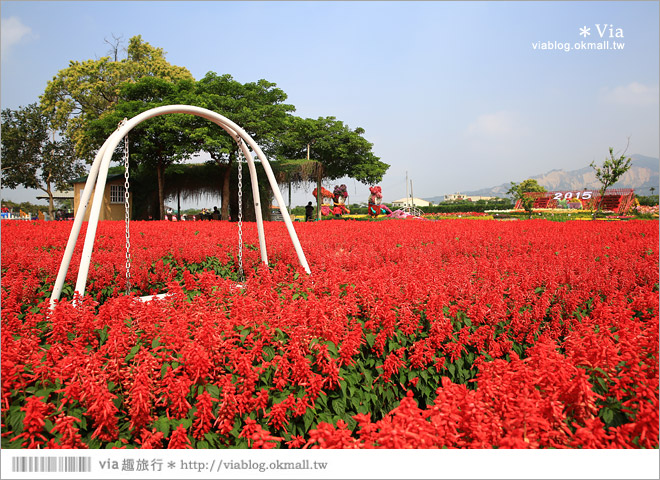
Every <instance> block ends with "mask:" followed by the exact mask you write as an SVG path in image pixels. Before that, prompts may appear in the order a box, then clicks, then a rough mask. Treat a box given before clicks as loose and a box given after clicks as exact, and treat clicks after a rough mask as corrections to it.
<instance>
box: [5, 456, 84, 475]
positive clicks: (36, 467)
mask: <svg viewBox="0 0 660 480" xmlns="http://www.w3.org/2000/svg"><path fill="white" fill-rule="evenodd" d="M11 471H12V472H91V471H92V457H14V458H12V459H11Z"/></svg>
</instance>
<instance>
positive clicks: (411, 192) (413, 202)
mask: <svg viewBox="0 0 660 480" xmlns="http://www.w3.org/2000/svg"><path fill="white" fill-rule="evenodd" d="M410 204H411V205H412V208H413V209H414V208H415V197H414V196H413V188H412V178H411V179H410Z"/></svg>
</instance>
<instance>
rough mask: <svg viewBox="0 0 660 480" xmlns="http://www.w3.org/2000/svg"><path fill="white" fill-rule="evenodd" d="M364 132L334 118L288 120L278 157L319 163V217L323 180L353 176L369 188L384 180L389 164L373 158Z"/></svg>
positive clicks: (291, 118) (319, 215)
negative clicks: (370, 185)
mask: <svg viewBox="0 0 660 480" xmlns="http://www.w3.org/2000/svg"><path fill="white" fill-rule="evenodd" d="M364 133H365V131H364V129H363V128H360V127H357V128H355V129H354V130H352V129H351V128H350V127H349V126H348V125H345V124H344V123H343V122H342V121H340V120H337V119H336V118H335V117H319V118H318V119H311V118H300V117H294V116H292V117H290V118H289V123H288V128H287V131H286V133H285V134H284V135H283V136H282V138H281V139H280V141H279V150H278V151H279V155H280V156H281V157H283V158H290V159H303V158H305V159H307V160H308V161H309V162H315V163H316V165H317V167H316V169H315V173H316V185H317V188H316V191H317V197H316V201H317V207H319V208H317V218H319V219H320V218H321V209H320V205H321V182H322V180H323V179H324V178H325V179H330V180H334V179H337V178H342V177H351V178H354V179H356V180H358V181H359V182H361V183H364V184H366V185H369V184H374V183H377V182H380V181H381V180H382V179H383V175H385V172H386V171H387V169H388V168H389V165H388V164H386V163H384V162H381V161H380V158H379V157H377V156H376V155H374V153H373V152H372V147H373V144H372V143H370V142H369V141H367V139H365V138H364V137H363V135H364ZM306 168H307V169H309V167H308V166H306Z"/></svg>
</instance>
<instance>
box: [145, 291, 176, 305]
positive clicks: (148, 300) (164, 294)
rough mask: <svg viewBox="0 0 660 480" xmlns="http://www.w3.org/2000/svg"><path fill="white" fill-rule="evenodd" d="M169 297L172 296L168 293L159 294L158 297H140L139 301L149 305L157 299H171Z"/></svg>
mask: <svg viewBox="0 0 660 480" xmlns="http://www.w3.org/2000/svg"><path fill="white" fill-rule="evenodd" d="M169 296H170V294H169V293H167V292H166V293H158V294H156V295H145V296H144V297H138V299H139V300H140V301H141V302H143V303H147V302H151V301H152V300H155V299H159V300H161V299H163V298H166V297H169Z"/></svg>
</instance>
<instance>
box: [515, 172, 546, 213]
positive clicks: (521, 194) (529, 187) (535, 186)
mask: <svg viewBox="0 0 660 480" xmlns="http://www.w3.org/2000/svg"><path fill="white" fill-rule="evenodd" d="M545 191H546V189H545V187H543V186H541V185H539V182H537V181H536V180H534V179H533V178H528V179H527V180H523V181H522V182H520V183H516V182H511V188H509V190H508V191H507V192H506V193H507V195H511V196H513V198H514V199H516V200H521V201H522V204H523V208H524V209H525V210H526V211H528V212H531V211H532V205H534V199H533V198H531V197H529V196H527V195H525V193H529V192H545Z"/></svg>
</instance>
